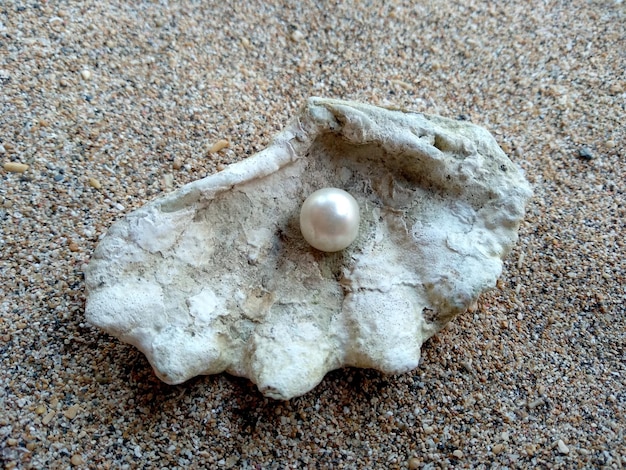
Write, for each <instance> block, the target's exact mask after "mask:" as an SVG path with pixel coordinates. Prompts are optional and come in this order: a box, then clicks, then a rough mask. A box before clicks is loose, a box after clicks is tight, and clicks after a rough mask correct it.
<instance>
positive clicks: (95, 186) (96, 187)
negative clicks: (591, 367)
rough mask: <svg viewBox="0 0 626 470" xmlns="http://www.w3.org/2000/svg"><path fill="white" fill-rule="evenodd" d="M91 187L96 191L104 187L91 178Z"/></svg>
mask: <svg viewBox="0 0 626 470" xmlns="http://www.w3.org/2000/svg"><path fill="white" fill-rule="evenodd" d="M89 186H91V187H92V188H95V189H101V188H102V185H101V184H100V181H98V180H97V179H95V178H89Z"/></svg>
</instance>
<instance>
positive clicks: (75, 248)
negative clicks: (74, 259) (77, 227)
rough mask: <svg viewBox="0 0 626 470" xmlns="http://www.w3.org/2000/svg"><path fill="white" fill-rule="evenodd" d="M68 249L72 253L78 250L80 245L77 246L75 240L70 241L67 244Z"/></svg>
mask: <svg viewBox="0 0 626 470" xmlns="http://www.w3.org/2000/svg"><path fill="white" fill-rule="evenodd" d="M69 249H70V251H71V252H72V253H76V252H77V251H78V250H80V247H79V246H78V244H77V243H75V242H71V243H70V244H69Z"/></svg>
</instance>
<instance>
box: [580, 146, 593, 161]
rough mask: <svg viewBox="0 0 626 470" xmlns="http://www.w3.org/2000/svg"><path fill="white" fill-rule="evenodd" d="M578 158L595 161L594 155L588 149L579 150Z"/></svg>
mask: <svg viewBox="0 0 626 470" xmlns="http://www.w3.org/2000/svg"><path fill="white" fill-rule="evenodd" d="M578 156H579V157H580V158H582V159H584V160H593V153H591V150H589V148H587V147H581V148H580V149H578Z"/></svg>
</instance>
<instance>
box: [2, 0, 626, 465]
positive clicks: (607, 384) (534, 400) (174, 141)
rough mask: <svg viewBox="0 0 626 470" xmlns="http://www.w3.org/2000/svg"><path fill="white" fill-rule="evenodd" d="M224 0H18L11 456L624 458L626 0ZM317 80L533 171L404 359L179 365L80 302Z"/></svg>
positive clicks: (317, 461) (10, 52)
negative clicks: (98, 321)
mask: <svg viewBox="0 0 626 470" xmlns="http://www.w3.org/2000/svg"><path fill="white" fill-rule="evenodd" d="M230 3H232V4H231V5H227V4H226V3H225V2H208V1H207V2H201V1H195V2H189V1H183V2H180V3H179V2H173V1H172V2H167V1H165V0H164V1H161V2H156V1H143V2H142V1H130V2H123V1H117V0H115V1H107V2H88V1H63V2H52V1H49V2H48V1H39V0H33V1H30V2H22V1H13V0H5V1H3V2H1V3H0V143H1V145H0V165H5V164H6V163H8V162H17V163H22V164H25V165H28V168H27V169H26V171H24V172H22V173H20V172H19V171H21V170H23V169H24V168H23V167H20V166H19V165H17V166H16V165H8V166H5V168H4V169H2V168H0V278H1V281H2V282H1V285H0V364H1V366H0V367H1V369H0V462H1V463H2V464H3V465H4V466H5V468H52V469H55V468H67V467H70V466H76V467H80V468H116V469H117V468H181V469H183V468H185V469H186V468H244V469H248V468H250V469H274V468H275V469H283V468H381V469H382V468H390V469H393V468H448V467H459V468H461V467H481V466H482V468H488V467H489V468H505V467H508V468H535V467H540V468H623V467H625V466H626V441H625V438H624V432H625V431H624V429H625V428H626V416H625V409H626V346H625V343H626V315H625V312H626V310H625V307H624V302H625V301H626V292H625V284H626V257H625V249H624V248H625V241H624V237H625V236H626V230H625V224H626V222H625V220H626V203H625V196H624V190H625V187H626V172H625V170H624V158H625V152H626V128H625V125H624V123H625V120H626V119H625V118H626V109H625V103H626V78H625V77H626V68H625V67H626V5H625V4H624V3H623V2H622V1H614V0H610V1H609V0H588V1H585V0H573V1H567V2H559V1H551V0H547V1H532V2H526V1H519V2H513V1H503V2H488V1H477V0H467V1H451V2H446V1H433V2H427V1H419V0H418V1H415V2H411V1H406V2H404V3H400V2H385V3H383V2H379V1H362V2H355V3H354V4H351V3H350V2H346V3H326V2H320V3H319V4H311V3H308V2H302V3H296V2H286V1H285V2H284V4H282V3H276V4H274V5H267V4H265V2H230ZM288 3H289V4H288ZM242 4H243V5H244V6H242ZM235 5H236V6H235ZM314 95H315V96H327V97H336V98H344V99H355V100H360V101H365V102H369V103H373V104H380V105H398V106H401V107H406V108H410V109H414V110H417V111H423V112H428V113H435V114H441V115H444V116H448V117H453V118H459V119H469V120H471V121H472V122H474V123H477V124H480V125H482V126H485V127H486V128H488V129H489V130H490V131H491V132H492V133H493V134H494V135H495V136H496V137H497V139H498V141H499V142H500V144H501V146H502V148H503V149H504V150H505V151H506V152H507V154H509V155H510V157H511V159H512V160H513V161H515V162H516V163H517V164H518V165H519V166H520V167H521V168H522V169H523V170H524V172H525V173H526V176H527V178H528V179H529V181H530V182H531V183H532V184H533V186H534V190H535V197H534V199H533V200H532V202H531V203H530V205H529V207H528V214H527V217H526V220H525V222H524V224H523V225H522V227H521V230H520V242H519V244H518V246H517V247H516V249H515V250H514V252H513V253H512V254H511V256H510V257H509V258H508V259H507V262H506V265H505V269H504V272H503V275H502V278H501V281H500V282H499V283H498V287H497V288H495V289H494V290H493V291H491V292H488V293H487V294H485V295H484V296H483V297H482V298H481V301H480V302H479V308H478V310H477V311H476V312H473V313H466V314H464V315H462V316H460V317H459V318H457V319H456V320H455V321H454V322H453V323H451V324H450V326H449V328H447V329H446V330H444V331H443V332H442V333H440V334H439V335H438V336H436V337H435V338H433V339H431V340H430V341H429V342H428V343H427V344H426V345H425V346H424V348H423V362H422V364H421V366H420V367H419V368H418V369H417V370H415V371H413V372H411V373H408V374H405V375H401V376H394V377H385V376H382V375H380V374H378V373H376V372H373V371H367V370H352V369H348V370H340V371H336V372H333V373H331V374H329V375H328V376H327V378H326V379H325V380H324V381H323V382H322V383H321V384H320V385H319V386H318V387H317V388H316V389H315V390H314V391H312V392H311V393H309V394H307V395H305V396H303V397H300V398H297V399H294V400H292V401H290V402H275V401H272V400H271V399H265V398H263V397H262V396H261V395H260V394H259V393H258V392H257V391H256V388H255V387H254V386H253V385H251V384H250V383H249V382H247V381H246V380H243V379H237V378H233V377H230V376H227V375H218V376H211V377H201V378H197V379H194V380H191V381H190V382H188V383H185V384H183V385H180V386H168V385H165V384H163V383H161V382H160V381H159V380H158V379H156V378H155V377H154V375H153V373H152V370H151V368H150V367H149V365H148V363H147V362H146V360H145V358H144V357H143V355H141V354H140V353H138V352H137V351H136V350H135V349H134V348H133V347H131V346H128V345H125V344H122V343H120V342H119V341H117V340H116V339H114V338H111V337H109V336H107V335H105V334H103V333H100V332H99V331H98V330H96V329H95V328H92V327H90V326H89V325H88V324H86V323H85V320H84V290H83V279H82V271H81V270H82V266H83V265H84V263H86V262H87V261H88V260H89V256H90V254H91V253H92V251H93V249H94V247H95V245H96V243H97V241H98V237H99V236H101V235H102V234H104V233H105V232H106V230H107V228H108V227H109V226H110V225H111V224H112V222H113V221H115V220H116V219H118V218H120V217H121V216H122V215H123V214H126V213H128V212H129V211H131V210H133V209H134V208H137V207H140V206H141V205H142V204H144V203H145V202H146V201H149V200H151V199H153V198H155V197H157V196H159V195H161V194H164V193H165V192H168V191H170V190H171V189H173V188H178V187H180V186H182V185H183V184H185V183H188V182H190V181H193V180H196V179H198V178H201V177H204V176H206V175H207V174H211V173H214V172H216V171H219V169H221V168H222V167H223V166H224V165H227V164H229V163H232V162H235V161H238V160H241V159H243V158H246V157H247V156H249V155H251V154H253V153H255V152H256V151H258V150H260V149H262V148H263V147H264V146H265V145H267V144H268V142H269V141H270V139H271V136H272V135H273V134H275V133H276V132H277V131H278V130H279V129H281V128H282V127H283V126H284V125H285V123H286V122H287V120H288V119H289V118H290V117H291V116H292V115H294V114H295V113H296V112H297V109H298V108H299V107H300V106H301V105H302V104H303V103H304V101H305V99H306V98H307V97H309V96H314ZM220 139H227V140H228V141H229V142H230V146H229V147H228V148H225V149H222V150H220V151H219V152H214V153H211V152H210V149H211V146H212V145H213V144H214V143H215V142H217V141H218V140H220Z"/></svg>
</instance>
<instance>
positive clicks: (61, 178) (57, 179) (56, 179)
mask: <svg viewBox="0 0 626 470" xmlns="http://www.w3.org/2000/svg"><path fill="white" fill-rule="evenodd" d="M54 181H57V182H59V181H63V175H58V174H57V175H54Z"/></svg>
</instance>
